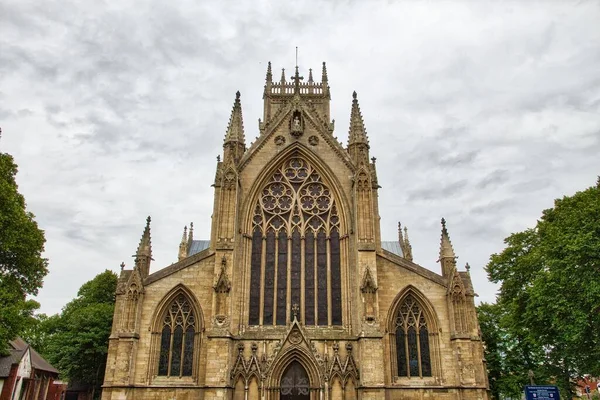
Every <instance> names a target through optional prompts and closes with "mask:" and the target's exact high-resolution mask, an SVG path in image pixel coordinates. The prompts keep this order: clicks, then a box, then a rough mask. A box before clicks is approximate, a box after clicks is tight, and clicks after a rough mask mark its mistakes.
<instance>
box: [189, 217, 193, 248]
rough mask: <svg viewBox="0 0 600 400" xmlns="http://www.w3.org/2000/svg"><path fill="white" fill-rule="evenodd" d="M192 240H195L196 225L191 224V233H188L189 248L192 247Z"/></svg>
mask: <svg viewBox="0 0 600 400" xmlns="http://www.w3.org/2000/svg"><path fill="white" fill-rule="evenodd" d="M192 240H194V223H193V222H190V231H189V233H188V246H191V245H192Z"/></svg>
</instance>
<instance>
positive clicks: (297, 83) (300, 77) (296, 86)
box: [294, 65, 304, 93]
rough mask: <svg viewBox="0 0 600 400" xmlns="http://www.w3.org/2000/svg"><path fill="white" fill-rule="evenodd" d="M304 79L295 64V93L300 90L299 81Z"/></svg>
mask: <svg viewBox="0 0 600 400" xmlns="http://www.w3.org/2000/svg"><path fill="white" fill-rule="evenodd" d="M301 80H304V77H303V76H300V74H299V73H298V66H297V65H296V73H295V74H294V87H295V91H296V93H298V92H300V81H301Z"/></svg>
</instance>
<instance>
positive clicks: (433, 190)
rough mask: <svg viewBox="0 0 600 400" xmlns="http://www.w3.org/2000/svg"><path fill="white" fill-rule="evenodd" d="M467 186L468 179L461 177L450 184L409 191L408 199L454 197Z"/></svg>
mask: <svg viewBox="0 0 600 400" xmlns="http://www.w3.org/2000/svg"><path fill="white" fill-rule="evenodd" d="M466 186H467V180H466V179H461V180H459V181H456V182H452V183H449V184H445V185H444V184H441V185H439V186H437V187H436V186H432V187H428V188H420V189H414V190H409V191H408V200H409V201H416V200H435V199H440V198H444V197H452V196H454V195H456V194H457V193H459V192H460V191H461V190H462V189H463V188H465V187H466Z"/></svg>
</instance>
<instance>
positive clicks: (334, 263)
mask: <svg viewBox="0 0 600 400" xmlns="http://www.w3.org/2000/svg"><path fill="white" fill-rule="evenodd" d="M330 243H331V324H332V325H341V324H342V282H341V272H340V234H339V233H338V232H337V231H334V232H332V233H331V241H330Z"/></svg>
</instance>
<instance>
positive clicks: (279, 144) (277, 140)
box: [273, 135, 285, 146]
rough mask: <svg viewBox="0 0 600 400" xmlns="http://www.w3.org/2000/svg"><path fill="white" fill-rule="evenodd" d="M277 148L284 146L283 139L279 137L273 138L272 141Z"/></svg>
mask: <svg viewBox="0 0 600 400" xmlns="http://www.w3.org/2000/svg"><path fill="white" fill-rule="evenodd" d="M273 141H274V142H275V144H276V145H277V146H283V145H284V144H285V138H284V137H283V136H281V135H277V136H275V139H274V140H273Z"/></svg>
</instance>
